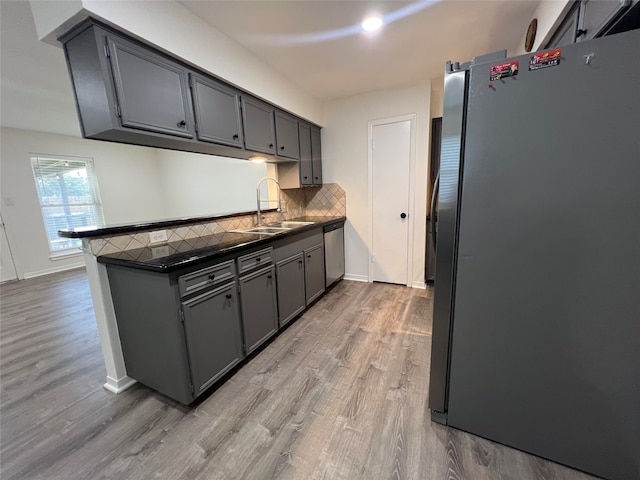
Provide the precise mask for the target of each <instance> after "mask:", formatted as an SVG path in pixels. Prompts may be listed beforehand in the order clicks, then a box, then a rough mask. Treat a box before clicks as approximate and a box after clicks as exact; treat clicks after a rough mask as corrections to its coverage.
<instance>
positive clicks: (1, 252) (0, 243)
mask: <svg viewBox="0 0 640 480" xmlns="http://www.w3.org/2000/svg"><path fill="white" fill-rule="evenodd" d="M0 231H1V233H0V237H1V238H0V282H7V281H9V280H15V279H16V278H18V275H17V274H16V267H15V265H14V264H13V257H12V256H11V249H10V248H9V241H8V240H7V232H5V230H4V221H3V220H2V217H1V216H0Z"/></svg>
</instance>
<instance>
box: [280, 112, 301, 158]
mask: <svg viewBox="0 0 640 480" xmlns="http://www.w3.org/2000/svg"><path fill="white" fill-rule="evenodd" d="M275 118H276V145H277V147H278V151H277V155H278V156H279V157H286V158H295V159H298V158H300V145H299V141H298V120H297V119H296V118H295V117H293V116H291V115H288V114H286V113H284V112H280V111H277V110H276V112H275Z"/></svg>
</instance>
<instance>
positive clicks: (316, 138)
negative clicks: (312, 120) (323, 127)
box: [311, 127, 322, 185]
mask: <svg viewBox="0 0 640 480" xmlns="http://www.w3.org/2000/svg"><path fill="white" fill-rule="evenodd" d="M311 163H312V165H313V184H314V185H322V146H321V143H320V129H319V128H318V127H311Z"/></svg>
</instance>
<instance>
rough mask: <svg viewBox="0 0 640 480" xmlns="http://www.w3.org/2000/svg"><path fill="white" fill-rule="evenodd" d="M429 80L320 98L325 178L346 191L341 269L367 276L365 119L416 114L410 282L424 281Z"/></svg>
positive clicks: (366, 130)
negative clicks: (342, 266) (418, 83)
mask: <svg viewBox="0 0 640 480" xmlns="http://www.w3.org/2000/svg"><path fill="white" fill-rule="evenodd" d="M429 97H430V84H429V83H425V84H424V85H416V86H413V87H408V88H402V89H393V90H382V91H378V92H371V93H366V94H362V95H357V96H354V97H349V98H344V99H339V100H334V101H331V102H328V103H326V104H325V117H324V118H325V122H324V125H325V128H324V129H323V130H322V162H323V164H322V168H323V177H324V181H325V182H327V183H331V182H336V183H339V184H340V186H341V187H342V188H344V190H345V191H346V193H347V219H348V221H347V225H346V228H345V244H346V245H345V250H346V265H345V268H346V274H347V275H349V276H351V277H354V278H361V279H366V278H367V276H368V270H369V263H368V262H369V245H368V239H369V207H368V188H369V186H368V148H367V137H368V122H369V121H370V120H376V119H382V118H388V117H393V116H398V115H406V114H411V113H415V114H417V125H416V170H415V178H414V182H415V184H414V192H415V196H414V200H415V213H414V222H415V223H414V252H413V261H414V262H413V263H414V265H413V277H414V284H415V283H418V284H421V283H422V282H424V252H425V238H426V232H425V218H426V186H427V171H428V170H427V166H428V151H429V128H430V112H429V101H430V99H429Z"/></svg>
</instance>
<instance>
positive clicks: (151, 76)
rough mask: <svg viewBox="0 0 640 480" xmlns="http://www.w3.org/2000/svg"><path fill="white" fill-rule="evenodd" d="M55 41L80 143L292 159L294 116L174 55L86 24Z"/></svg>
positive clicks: (90, 21)
mask: <svg viewBox="0 0 640 480" xmlns="http://www.w3.org/2000/svg"><path fill="white" fill-rule="evenodd" d="M59 40H60V42H61V43H62V45H63V48H64V53H65V57H66V59H67V67H68V70H69V75H70V77H71V83H72V85H73V92H74V94H75V99H76V106H77V112H78V116H79V119H80V128H81V130H82V136H83V137H84V138H91V139H96V140H106V141H110V142H119V143H127V144H132V145H145V146H149V147H157V148H168V149H172V150H182V151H187V152H198V153H207V154H213V155H220V156H226V157H234V158H244V159H246V158H251V157H252V156H253V155H254V154H255V153H263V154H266V155H267V157H268V160H269V161H271V162H292V161H293V160H297V159H298V158H299V156H300V152H299V144H298V118H296V117H295V116H292V115H288V114H286V113H284V112H281V111H279V110H278V109H277V108H276V107H274V106H273V105H270V104H268V103H266V102H264V101H261V100H258V99H257V98H255V97H253V96H251V95H250V94H248V93H244V92H242V91H240V90H239V89H237V88H235V87H234V86H232V85H229V84H227V83H226V82H224V81H223V80H219V79H216V78H214V77H213V76H210V75H208V74H206V73H205V72H202V71H200V70H198V69H197V68H194V67H192V66H188V65H186V64H184V63H183V62H182V61H181V60H180V59H178V58H174V57H171V56H170V55H167V54H165V53H163V52H160V51H159V50H157V49H155V48H153V47H152V46H149V45H145V44H144V43H141V42H139V41H137V40H135V39H133V38H130V37H128V36H127V35H126V34H124V33H121V32H118V31H116V30H114V29H113V28H111V27H109V26H106V25H103V24H101V23H99V22H97V21H96V20H93V19H87V20H86V21H84V22H82V23H80V24H79V25H76V26H75V27H73V28H72V29H71V30H70V31H69V32H67V33H65V34H64V35H62V36H61V37H60V38H59ZM276 112H277V119H276ZM276 124H277V125H276ZM276 126H277V129H276ZM276 136H277V139H276ZM276 144H277V145H279V148H277V146H276Z"/></svg>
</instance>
